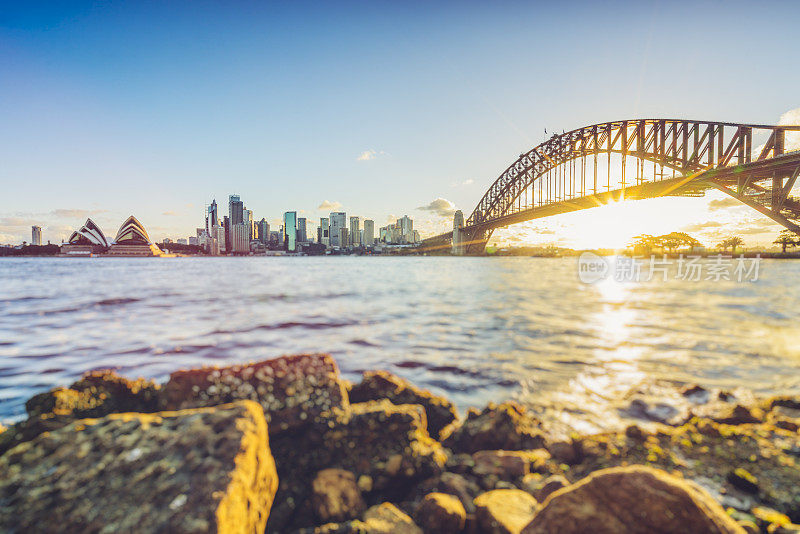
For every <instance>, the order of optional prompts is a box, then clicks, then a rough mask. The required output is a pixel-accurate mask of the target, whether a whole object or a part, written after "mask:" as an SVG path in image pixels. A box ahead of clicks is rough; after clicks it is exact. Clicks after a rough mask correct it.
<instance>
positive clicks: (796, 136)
mask: <svg viewBox="0 0 800 534" xmlns="http://www.w3.org/2000/svg"><path fill="white" fill-rule="evenodd" d="M778 124H779V125H780V126H800V108H795V109H792V110H789V111H787V112H786V113H784V114H783V115H781V118H780V120H779V121H778ZM784 148H785V150H798V149H800V132H786V139H785V141H784Z"/></svg>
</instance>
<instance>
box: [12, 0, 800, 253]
mask: <svg viewBox="0 0 800 534" xmlns="http://www.w3.org/2000/svg"><path fill="white" fill-rule="evenodd" d="M33 4H34V3H32V2H19V3H17V4H6V3H4V4H2V7H0V242H18V241H21V240H22V239H29V238H30V225H31V224H40V225H42V226H43V227H45V239H52V240H53V241H59V240H60V239H61V238H62V237H65V236H66V235H67V234H68V233H69V230H70V229H71V228H73V227H76V226H79V225H80V224H81V223H82V222H83V219H84V218H85V216H86V215H91V216H92V217H93V218H95V220H96V221H97V222H98V223H99V224H100V225H101V226H102V227H103V228H104V230H105V231H106V233H107V234H111V236H112V237H113V234H114V233H115V231H116V229H117V226H118V225H119V224H120V223H121V222H122V221H123V219H124V218H125V217H126V216H127V215H129V214H135V215H137V217H139V218H140V220H142V222H143V223H144V224H145V226H147V227H148V229H149V230H150V233H151V237H154V238H156V239H160V238H162V237H165V236H169V237H173V238H175V237H185V236H188V235H190V234H192V233H193V231H194V228H195V227H196V226H199V225H201V224H202V217H203V210H204V204H206V203H208V202H210V201H211V199H212V198H216V199H217V201H218V202H220V203H225V202H226V201H227V195H228V194H230V193H234V192H236V193H239V194H240V195H241V196H242V199H243V200H244V201H245V203H246V205H247V206H248V208H250V209H252V210H253V211H254V213H255V215H256V217H257V218H261V217H266V218H267V219H268V220H276V219H278V218H279V217H280V216H281V214H282V213H283V212H284V211H287V210H298V211H301V210H303V211H304V215H306V216H307V217H309V218H310V219H316V218H318V217H319V216H320V215H325V211H323V210H320V209H319V208H318V207H319V206H320V205H321V204H322V203H323V202H324V201H326V200H327V201H329V202H330V203H331V204H333V205H336V204H337V203H338V204H341V206H342V208H343V209H344V210H346V211H347V212H348V214H355V215H361V216H364V217H368V218H373V219H375V221H376V223H378V224H379V225H381V226H382V225H384V224H385V222H386V220H387V218H388V217H390V216H394V217H397V216H400V215H403V214H408V215H409V216H411V217H413V218H414V219H415V220H416V221H417V226H418V227H419V228H420V230H421V231H423V233H425V231H432V230H434V229H436V228H438V227H440V226H445V225H448V224H450V223H449V221H448V220H447V219H445V218H441V217H439V216H438V215H437V214H436V213H435V212H432V211H425V210H419V209H417V208H418V207H421V206H425V205H428V204H429V203H431V202H432V201H433V200H435V199H437V198H442V199H446V200H447V201H449V202H450V203H452V204H453V205H455V206H457V207H459V208H462V209H464V211H466V212H470V211H471V210H472V208H473V207H474V205H475V204H476V203H477V201H478V200H479V198H480V196H481V195H482V194H483V191H484V190H485V188H486V187H488V185H489V184H490V183H491V182H492V181H493V180H494V178H496V176H497V175H498V174H499V173H500V172H501V171H502V170H503V169H504V168H505V167H506V166H507V165H508V164H509V163H510V162H511V161H513V160H514V159H515V157H516V156H517V155H518V154H519V153H520V152H521V151H523V150H526V149H529V148H530V147H531V146H533V145H535V144H538V143H539V142H540V141H541V140H542V139H543V134H544V128H547V129H548V131H555V130H557V131H561V130H562V129H563V130H569V129H572V128H575V127H579V126H582V125H585V124H592V123H596V122H602V121H607V120H614V119H622V118H638V117H645V116H646V117H687V118H696V119H707V120H725V121H736V122H739V121H741V122H758V123H775V122H777V120H778V118H779V117H780V116H781V115H782V114H784V113H785V112H787V111H788V110H792V109H795V108H798V107H800V71H799V70H798V69H797V68H796V65H797V61H798V56H799V55H800V54H798V53H799V52H800V41H798V40H797V28H798V26H797V21H798V20H800V4H798V3H797V2H771V3H769V4H766V3H764V4H753V3H750V2H721V1H714V2H597V3H593V2H571V3H569V4H567V5H561V3H555V2H542V3H537V2H519V3H517V2H485V3H478V2H375V1H372V2H287V3H262V2H258V3H255V2H254V3H247V2H227V3H223V2H171V3H169V4H168V5H162V4H163V3H160V2H103V3H97V4H91V3H69V2H58V3H53V4H51V5H48V4H47V3H35V5H33ZM365 153H366V154H368V155H369V157H360V156H362V155H363V154H365ZM690 223H694V219H692V217H691V216H689V214H687V219H686V224H690Z"/></svg>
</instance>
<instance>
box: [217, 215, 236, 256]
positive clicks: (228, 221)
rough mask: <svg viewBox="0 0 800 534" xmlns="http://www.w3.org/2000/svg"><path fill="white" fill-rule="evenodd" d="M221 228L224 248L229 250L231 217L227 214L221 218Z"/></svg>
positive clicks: (231, 248)
mask: <svg viewBox="0 0 800 534" xmlns="http://www.w3.org/2000/svg"><path fill="white" fill-rule="evenodd" d="M222 229H223V231H224V232H225V250H227V251H229V252H230V251H232V250H233V246H232V245H231V235H232V234H231V219H230V217H229V216H227V215H225V216H224V217H223V218H222ZM221 248H222V243H220V249H221Z"/></svg>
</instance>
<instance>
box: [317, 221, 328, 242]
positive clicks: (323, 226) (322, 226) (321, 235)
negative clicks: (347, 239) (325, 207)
mask: <svg viewBox="0 0 800 534" xmlns="http://www.w3.org/2000/svg"><path fill="white" fill-rule="evenodd" d="M330 232H331V228H330V221H329V219H328V218H327V217H320V219H319V228H317V242H318V243H319V244H320V245H325V246H326V247H328V246H330V244H331V239H330V235H331V233H330Z"/></svg>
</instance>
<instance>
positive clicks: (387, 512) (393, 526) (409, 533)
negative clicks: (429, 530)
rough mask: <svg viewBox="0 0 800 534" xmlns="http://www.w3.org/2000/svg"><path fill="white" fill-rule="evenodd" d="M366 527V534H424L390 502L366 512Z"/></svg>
mask: <svg viewBox="0 0 800 534" xmlns="http://www.w3.org/2000/svg"><path fill="white" fill-rule="evenodd" d="M364 527H365V533H366V534H422V529H420V528H419V527H418V526H417V525H416V524H415V523H414V521H412V520H411V518H410V517H408V515H406V514H404V513H403V512H401V511H400V510H399V509H398V508H397V507H396V506H395V505H393V504H391V503H388V502H385V503H383V504H379V505H377V506H373V507H371V508H370V509H369V510H367V511H366V513H365V514H364Z"/></svg>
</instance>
